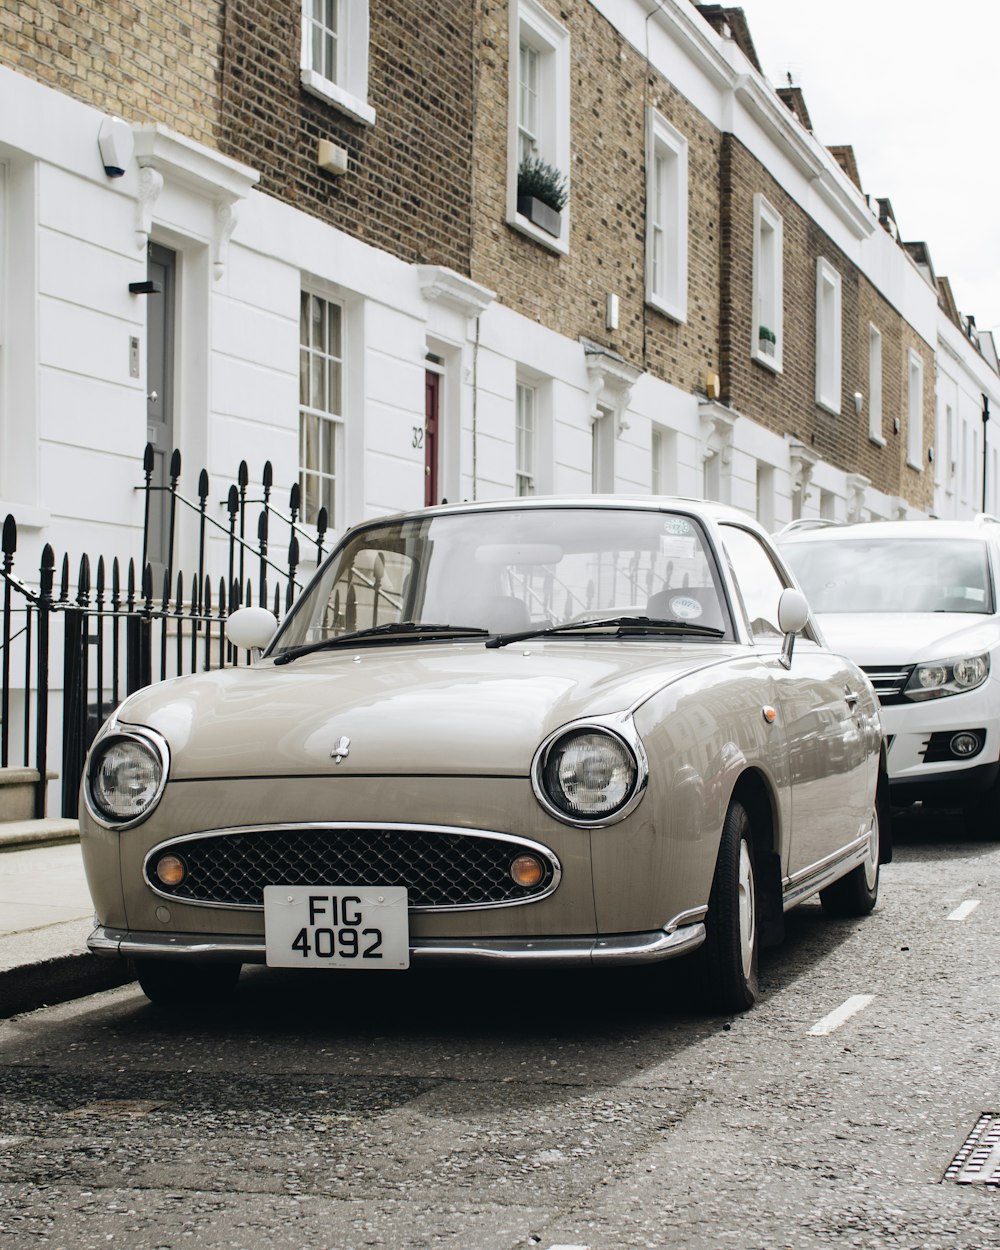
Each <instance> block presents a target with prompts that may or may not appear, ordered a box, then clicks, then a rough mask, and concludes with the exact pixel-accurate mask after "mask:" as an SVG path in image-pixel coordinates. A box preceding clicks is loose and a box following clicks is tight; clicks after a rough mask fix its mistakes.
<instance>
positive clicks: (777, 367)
mask: <svg viewBox="0 0 1000 1250" xmlns="http://www.w3.org/2000/svg"><path fill="white" fill-rule="evenodd" d="M750 355H751V358H752V359H753V360H755V361H756V362H757V364H759V365H762V366H763V367H764V368H765V369H767V370H768V372H769V373H783V372H784V370H783V369H782V367H781V357H780V356H769V355H768V354H767V352H758V351H753V352H751V353H750Z"/></svg>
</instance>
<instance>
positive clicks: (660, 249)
mask: <svg viewBox="0 0 1000 1250" xmlns="http://www.w3.org/2000/svg"><path fill="white" fill-rule="evenodd" d="M687 292H688V141H687V139H686V138H685V137H684V136H683V135H682V134H681V133H680V131H679V130H676V129H675V128H674V127H673V126H671V124H670V123H669V122H668V121H667V119H666V118H665V117H662V116H661V115H660V114H659V113H658V112H657V111H656V110H655V109H653V108H651V109H649V110H648V112H647V113H646V303H647V304H649V305H650V306H651V307H653V308H657V309H659V311H660V312H662V313H665V314H666V315H667V316H668V317H670V318H672V319H673V320H674V321H686V320H687Z"/></svg>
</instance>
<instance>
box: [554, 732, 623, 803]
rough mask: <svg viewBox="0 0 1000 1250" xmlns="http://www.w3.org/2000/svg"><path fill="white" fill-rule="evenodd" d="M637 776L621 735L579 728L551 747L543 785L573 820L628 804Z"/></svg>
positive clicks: (559, 739)
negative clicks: (617, 736) (619, 736)
mask: <svg viewBox="0 0 1000 1250" xmlns="http://www.w3.org/2000/svg"><path fill="white" fill-rule="evenodd" d="M638 776H639V769H638V765H637V763H636V759H635V756H634V755H633V753H632V752H631V751H630V750H629V748H628V747H627V746H626V745H625V743H624V742H623V741H622V740H621V739H620V738H616V737H613V736H612V735H611V734H609V733H604V732H602V731H601V730H599V729H579V730H574V731H572V732H570V733H567V734H565V735H564V736H563V737H562V738H558V739H557V740H556V741H555V742H554V743H553V744H552V745H551V746H550V748H549V750H548V753H547V755H546V757H545V763H544V766H543V769H542V785H543V788H544V790H545V794H546V795H547V797H548V799H549V802H550V803H552V805H553V806H554V807H556V808H558V809H559V811H560V812H564V813H565V814H566V815H567V816H569V817H570V818H572V819H574V820H600V819H601V818H602V817H605V816H612V815H614V813H615V812H617V811H619V810H620V809H621V808H623V807H624V806H625V804H626V803H628V801H629V799H630V798H631V797H632V795H633V794H634V792H635V787H636V781H637V779H638Z"/></svg>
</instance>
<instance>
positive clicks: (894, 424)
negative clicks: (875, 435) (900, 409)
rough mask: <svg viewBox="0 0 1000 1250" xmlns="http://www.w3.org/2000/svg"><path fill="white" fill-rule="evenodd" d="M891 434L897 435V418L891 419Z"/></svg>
mask: <svg viewBox="0 0 1000 1250" xmlns="http://www.w3.org/2000/svg"><path fill="white" fill-rule="evenodd" d="M892 432H893V434H898V433H899V417H893V419H892Z"/></svg>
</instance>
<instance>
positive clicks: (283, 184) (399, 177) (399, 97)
mask: <svg viewBox="0 0 1000 1250" xmlns="http://www.w3.org/2000/svg"><path fill="white" fill-rule="evenodd" d="M370 20H371V34H370V43H369V95H368V102H369V103H370V104H371V105H372V107H373V108H374V109H375V112H376V122H375V124H374V125H373V126H366V125H364V124H363V123H361V122H357V121H354V120H352V119H351V118H350V117H349V116H348V115H346V114H344V113H342V112H340V111H339V110H338V109H337V108H336V107H335V106H334V105H332V104H328V103H325V102H324V101H322V100H319V99H316V98H315V97H314V96H312V95H310V94H309V93H308V92H306V91H304V90H303V89H302V87H301V86H300V81H299V79H300V41H301V5H300V4H299V3H298V2H297V0H246V3H242V4H240V5H235V6H234V5H231V6H228V7H227V14H226V27H225V40H224V58H223V75H222V82H223V124H222V129H221V145H220V146H221V149H222V151H223V152H225V153H226V155H228V156H232V157H234V158H235V159H237V160H240V161H244V162H245V163H247V164H249V165H252V166H253V167H254V168H255V169H257V170H259V171H260V175H261V180H260V189H261V190H262V191H264V192H265V193H267V194H269V195H273V196H276V197H278V198H279V199H282V200H285V201H287V202H288V203H291V204H294V205H295V206H296V207H298V208H301V209H302V210H304V211H305V212H308V213H310V214H312V215H313V216H316V217H319V218H321V219H322V220H324V221H327V222H329V223H330V224H331V225H333V226H336V227H338V228H339V229H342V230H344V231H346V232H348V233H349V234H351V235H354V236H355V237H356V238H359V239H362V240H364V241H365V242H367V243H371V244H372V245H374V246H376V247H379V248H383V249H385V250H387V251H390V252H392V253H394V254H395V255H397V256H399V257H402V258H403V259H404V260H408V261H413V262H425V263H430V264H444V265H448V266H450V267H452V268H454V269H457V270H458V271H459V272H463V273H466V272H468V264H469V251H470V235H471V224H470V203H469V195H470V185H471V164H472V98H473V64H474V57H473V48H472V20H471V16H470V13H469V5H468V3H466V2H464V0H407V3H405V4H403V3H396V4H383V3H372V5H371V19H370ZM320 139H328V140H330V141H331V142H332V143H334V144H336V145H337V146H339V147H342V148H345V149H346V150H347V152H348V159H349V170H348V172H347V173H346V174H344V175H342V176H339V177H338V176H335V175H332V174H329V173H326V172H324V171H323V170H321V169H320V168H319V167H318V165H317V164H316V151H317V146H318V142H319V140H320Z"/></svg>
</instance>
